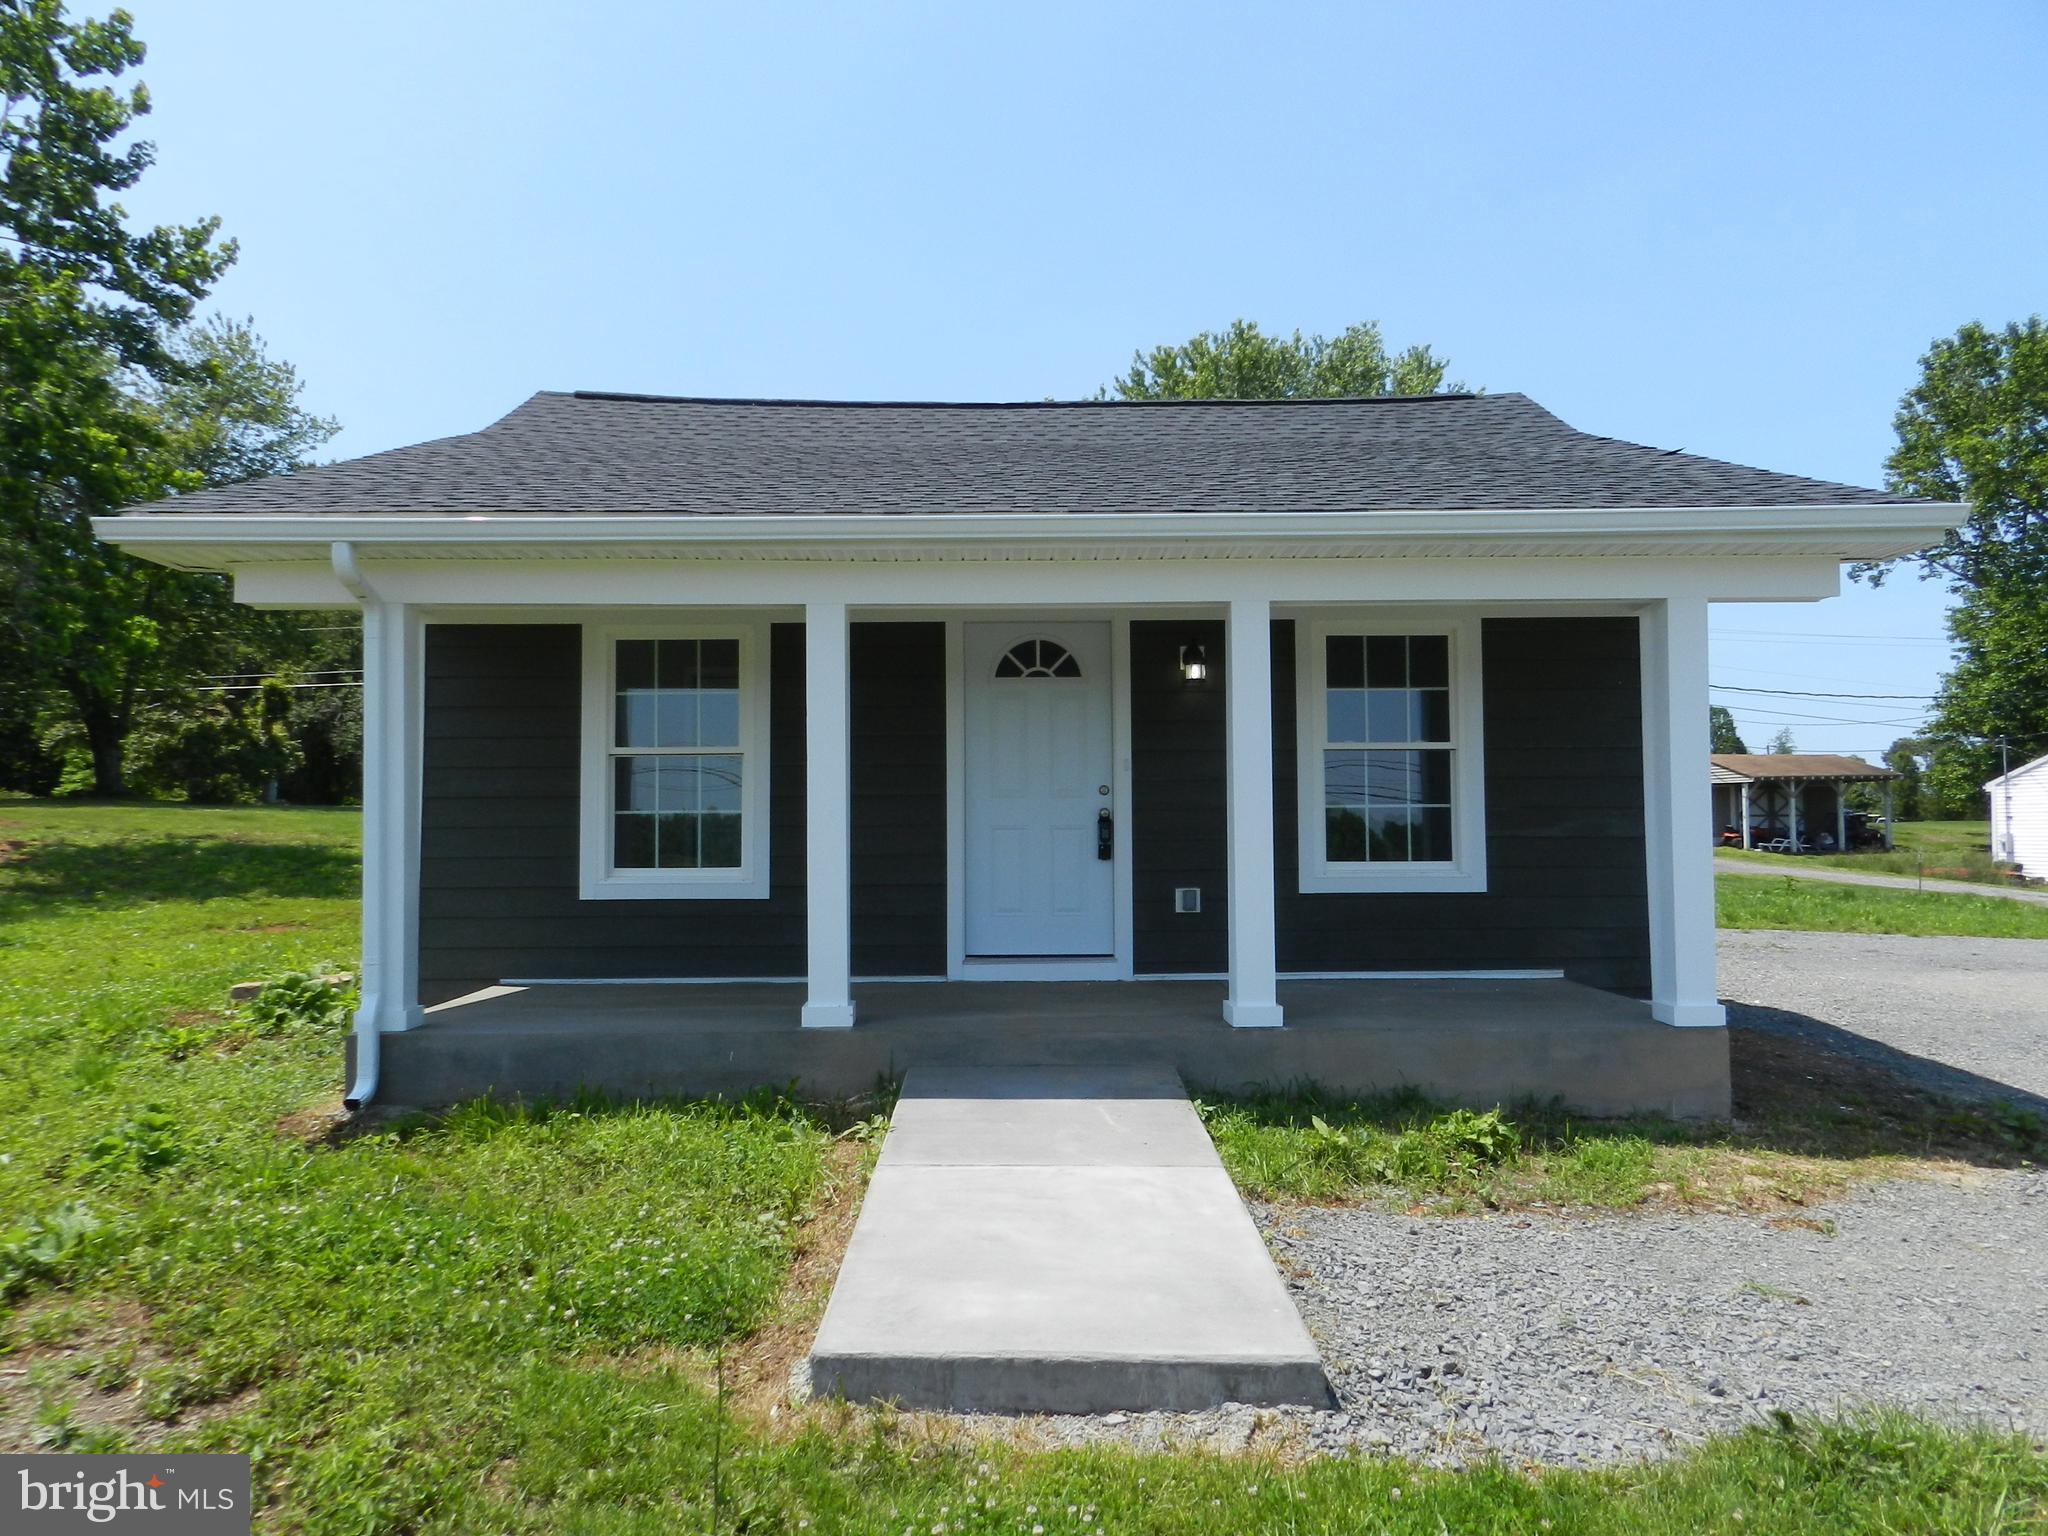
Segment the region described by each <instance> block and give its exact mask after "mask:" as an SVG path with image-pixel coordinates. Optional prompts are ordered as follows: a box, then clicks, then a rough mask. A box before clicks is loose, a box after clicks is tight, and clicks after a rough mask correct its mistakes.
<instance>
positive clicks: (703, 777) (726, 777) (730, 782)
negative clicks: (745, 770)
mask: <svg viewBox="0 0 2048 1536" xmlns="http://www.w3.org/2000/svg"><path fill="white" fill-rule="evenodd" d="M691 761H692V762H694V763H695V764H696V766H697V808H698V809H699V810H704V811H731V812H733V813H735V814H737V813H738V811H739V808H740V759H739V758H738V757H728V756H726V755H724V754H723V753H719V754H713V753H708V752H707V753H706V754H704V755H703V756H702V757H697V758H692V759H691Z"/></svg>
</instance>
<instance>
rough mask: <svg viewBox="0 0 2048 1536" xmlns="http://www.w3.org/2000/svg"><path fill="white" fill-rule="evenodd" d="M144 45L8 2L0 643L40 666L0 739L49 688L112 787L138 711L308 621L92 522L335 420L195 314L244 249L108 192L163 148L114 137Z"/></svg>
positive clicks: (310, 440) (131, 112) (271, 364)
mask: <svg viewBox="0 0 2048 1536" xmlns="http://www.w3.org/2000/svg"><path fill="white" fill-rule="evenodd" d="M142 59H143V48H142V45H141V43H140V42H138V41H137V40H136V38H135V36H134V34H133V30H132V24H131V22H130V19H129V17H128V16H127V15H126V13H124V12H121V11H115V12H113V13H112V14H111V15H109V16H108V18H107V19H106V20H105V21H90V20H85V21H73V20H70V19H69V18H67V17H66V15H65V12H64V8H63V6H62V5H61V4H59V3H58V0H0V162H4V171H0V625H4V629H5V632H6V635H5V640H4V641H0V655H4V656H5V657H6V658H7V659H9V660H10V661H11V662H13V663H14V664H15V665H16V666H18V667H19V668H20V670H21V671H22V673H23V674H24V675H26V676H28V677H30V678H32V679H34V680H35V682H33V683H31V684H29V685H25V686H19V687H16V688H15V689H13V690H12V691H11V692H8V693H6V694H5V696H0V746H5V745H6V744H7V743H9V742H15V743H18V742H19V740H20V738H21V737H22V735H23V733H24V725H23V722H24V720H28V719H33V718H35V717H36V716H38V715H39V714H40V713H42V712H45V711H47V709H48V706H49V697H50V695H51V694H52V693H54V694H55V695H56V696H57V697H59V698H61V699H62V700H63V701H64V703H65V704H66V706H67V707H68V712H69V714H70V715H71V716H72V718H73V719H74V721H75V723H76V727H77V729H78V731H79V732H80V733H81V734H82V737H83V740H84V743H85V746H86V749H87V751H88V752H89V754H90V760H91V765H92V778H93V784H94V787H95V789H96V790H97V791H98V792H100V793H102V794H118V793H121V792H122V790H123V788H124V784H125V780H124V762H123V758H124V745H125V742H126V739H127V737H128V734H129V732H130V730H131V729H133V727H134V725H135V723H136V720H137V717H138V711H140V710H142V709H144V708H146V707H152V701H153V707H157V708H163V707H165V705H166V704H167V702H168V696H169V695H170V694H172V693H174V692H175V691H176V687H175V685H176V684H177V683H178V682H179V680H181V679H189V678H190V676H191V675H192V674H194V673H203V672H205V671H207V670H208V669H209V668H212V669H214V670H216V671H217V670H221V669H223V665H224V658H226V659H232V657H233V656H234V654H235V652H236V651H237V649H238V648H240V649H244V650H247V649H251V648H253V649H258V650H262V649H275V648H276V647H277V646H279V645H282V646H283V648H284V650H285V651H287V652H288V651H289V650H290V649H291V644H290V641H289V632H290V631H291V630H292V629H293V628H294V627H295V625H294V622H293V621H291V620H288V619H279V618H277V617H275V616H252V615H248V614H246V613H245V612H243V611H240V610H237V609H235V608H234V606H233V605H232V603H231V602H230V601H229V595H228V593H227V591H226V588H225V585H224V584H223V583H221V582H220V581H219V580H217V579H214V578H207V577H197V576H191V575H186V574H183V573H179V572H175V571H169V570H166V569H163V568H161V567H157V566H151V565H147V564H144V563H142V562H140V561H136V560H132V559H130V558H128V557H127V556H124V555H122V554H120V553H119V552H118V551H116V550H113V549H111V548H109V547H107V546H105V545H102V544H100V543H99V542H98V541H97V540H96V539H95V538H94V537H93V534H92V529H91V525H90V519H91V518H92V517H93V516H94V515H95V514H98V513H102V512H107V511H111V510H113V509H115V508H117V507H119V506H122V505H124V504H128V503H131V502H135V501H141V500H149V499H154V498H156V497H159V496H162V495H164V494H166V493H171V492H176V491H181V490H188V489H192V488H194V487H197V486H201V485H207V484H221V483H224V482H227V481H230V480H238V479H244V478H247V477H249V476H251V475H255V474H264V473H273V472H276V471H278V470H282V469H288V468H291V467H294V466H295V465H297V464H299V463H302V462H304V459H305V455H306V453H307V452H308V451H309V450H310V449H311V448H312V447H314V446H317V445H318V444H319V443H321V442H324V441H325V440H326V438H327V437H328V436H330V435H331V434H332V432H333V430H334V427H333V424H332V423H330V422H326V421H323V420H320V419H319V418H316V417H313V416H311V415H309V414H307V413H306V412H305V411H303V410H302V409H300V407H299V406H298V403H297V397H298V393H299V385H298V380H297V378H296V376H295V375H294V374H293V372H292V370H291V369H290V367H289V366H288V365H285V364H282V363H278V362H275V361H273V360H271V359H269V358H268V357H267V356H265V355H264V352H263V348H262V344H261V342H260V341H259V340H258V339H257V338H256V337H255V335H254V333H253V331H251V329H250V328H249V327H248V326H247V325H246V324H240V325H237V324H234V323H229V322H220V321H215V322H212V323H210V324H206V325H195V324H194V323H193V321H192V316H193V311H194V309H195V307H196V306H197V304H198V303H199V302H200V301H201V300H202V299H204V298H205V297H206V295H207V294H208V293H209V292H210V291H211V289H212V286H213V284H214V283H215V282H216V281H217V280H218V279H219V277H220V275H221V274H222V273H223V272H224V271H225V270H226V269H227V267H228V266H229V264H230V263H231V262H232V261H233V260H234V255H235V248H234V245H233V243H232V242H225V241H221V240H220V239H219V238H218V233H219V221H218V220H216V219H205V220H201V221H199V222H197V223H194V224H189V225H174V226H159V227H157V228H153V229H147V230H141V231H135V230H131V229H130V228H129V226H128V223H127V218H126V215H125V213H124V212H123V210H122V208H121V206H120V204H119V203H118V202H117V201H115V200H114V199H115V197H116V196H117V195H118V194H119V193H121V192H123V191H125V190H127V189H129V188H131V187H133V186H134V185H135V184H136V182H137V181H138V180H139V179H140V178H141V176H142V174H143V173H144V172H145V171H146V170H147V169H148V167H149V165H150V164H151V162H152V160H153V158H154V150H153V148H152V147H151V146H150V145H149V144H148V143H146V142H142V141H134V142H130V143H127V144H126V146H125V147H117V141H120V140H122V139H123V138H124V136H125V135H126V134H127V132H128V130H129V129H130V128H131V127H132V126H133V124H134V122H135V120H136V119H137V118H139V117H140V116H141V115H143V114H144V113H146V112H147V111H148V110H149V96H148V93H147V91H146V90H145V88H144V87H142V86H141V85H139V84H138V85H135V86H133V87H132V88H129V89H125V90H124V89H122V88H120V86H119V85H118V83H117V82H119V80H120V78H121V77H122V76H123V75H125V74H126V73H127V72H128V71H129V70H131V69H133V68H134V67H135V66H137V65H139V64H140V63H141V62H142ZM296 627H303V626H296ZM266 665H267V664H266ZM30 766H31V771H32V772H34V773H41V772H43V771H44V767H45V766H46V765H42V764H35V765H30Z"/></svg>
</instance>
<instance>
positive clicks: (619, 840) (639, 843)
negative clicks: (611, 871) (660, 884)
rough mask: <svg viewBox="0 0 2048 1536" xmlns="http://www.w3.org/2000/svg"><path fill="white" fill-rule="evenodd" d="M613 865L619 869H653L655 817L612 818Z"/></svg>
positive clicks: (628, 816) (627, 816)
mask: <svg viewBox="0 0 2048 1536" xmlns="http://www.w3.org/2000/svg"><path fill="white" fill-rule="evenodd" d="M612 865H613V867H614V868H617V869H653V868H654V867H655V865H654V818H653V817H652V816H634V815H626V816H614V817H613V818H612Z"/></svg>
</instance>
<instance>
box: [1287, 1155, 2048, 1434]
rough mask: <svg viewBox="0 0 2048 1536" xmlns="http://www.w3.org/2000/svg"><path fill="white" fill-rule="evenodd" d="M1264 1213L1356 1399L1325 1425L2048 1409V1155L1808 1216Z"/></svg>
mask: <svg viewBox="0 0 2048 1536" xmlns="http://www.w3.org/2000/svg"><path fill="white" fill-rule="evenodd" d="M1259 1215H1260V1221H1261V1225H1262V1226H1263V1227H1264V1229H1265V1231H1266V1234H1267V1237H1268V1240H1269V1241H1270V1242H1271V1243H1272V1245H1273V1248H1274V1252H1275V1254H1276V1256H1277V1257H1278V1258H1279V1259H1280V1260H1281V1263H1282V1266H1283V1268H1285V1269H1288V1270H1290V1271H1291V1272H1292V1273H1293V1275H1294V1276H1295V1295H1296V1298H1297V1300H1298V1302H1299V1304H1300V1306H1301V1309H1302V1314H1303V1316H1304V1317H1305V1318H1306V1319H1307V1321H1308V1325H1309V1331H1310V1332H1311V1333H1313V1334H1314V1335H1315V1336H1316V1340H1317V1342H1318V1343H1319V1344H1320V1345H1321V1346H1322V1349H1323V1354H1324V1359H1325V1360H1326V1361H1328V1362H1329V1364H1330V1367H1331V1376H1332V1378H1333V1383H1334V1385H1335V1386H1336V1388H1337V1391H1338V1395H1339V1398H1340V1400H1341V1403H1342V1406H1343V1408H1344V1410H1345V1412H1344V1413H1343V1414H1339V1415H1329V1416H1325V1415H1316V1416H1314V1418H1313V1421H1310V1422H1305V1423H1304V1424H1303V1426H1302V1427H1303V1428H1304V1429H1305V1430H1306V1431H1307V1433H1308V1435H1309V1437H1310V1438H1311V1439H1312V1440H1314V1441H1315V1442H1317V1443H1319V1444H1322V1445H1326V1446H1334V1445H1336V1444H1338V1443H1341V1442H1344V1441H1359V1440H1362V1441H1365V1442H1366V1443H1368V1444H1371V1445H1382V1444H1384V1445H1388V1446H1391V1447H1392V1448H1393V1449H1395V1450H1398V1451H1402V1452H1406V1453H1408V1454H1411V1455H1417V1456H1423V1457H1428V1458H1432V1459H1445V1460H1466V1459H1469V1458H1470V1457H1471V1456H1472V1455H1473V1454H1474V1453H1480V1454H1484V1453H1485V1452H1487V1451H1493V1452H1498V1453H1501V1454H1505V1455H1507V1456H1510V1457H1512V1458H1515V1459H1519V1460H1529V1461H1540V1462H1547V1463H1556V1464H1573V1463H1586V1462H1596V1461H1607V1460H1615V1459H1623V1458H1633V1457H1639V1456H1644V1455H1651V1454H1656V1453H1659V1452H1663V1451H1667V1450H1671V1449H1677V1448H1682V1447H1684V1446H1686V1445H1689V1444H1691V1443H1693V1442H1694V1441H1695V1440H1697V1439H1698V1438H1699V1437H1700V1436H1702V1435H1705V1434H1709V1433H1714V1432H1720V1431H1727V1430H1733V1429H1736V1428H1738V1427H1740V1426H1741V1425H1742V1424H1743V1423H1745V1422H1748V1421H1749V1420H1751V1419H1754V1418H1756V1417H1757V1416H1758V1415H1760V1414H1762V1413H1765V1412H1767V1411H1768V1410H1769V1409H1771V1408H1773V1407H1777V1408H1785V1409H1790V1410H1792V1411H1794V1412H1797V1413H1817V1412H1827V1411H1832V1410H1835V1409H1837V1408H1840V1407H1842V1406H1843V1405H1845V1404H1857V1403H1893V1404H1898V1405H1901V1406H1904V1407H1909V1408H1914V1409H1918V1410H1921V1411H1924V1412H1928V1413H1933V1414H1936V1415H1962V1416H1968V1417H1972V1418H1980V1419H1983V1420H1987V1421H1989V1422H1991V1423H1993V1424H1997V1425H2001V1426H2006V1427H2010V1428H2013V1429H2018V1430H2022V1431H2027V1430H2031V1431H2033V1432H2035V1433H2039V1432H2042V1431H2044V1430H2048V1307H2044V1305H2043V1301H2042V1298H2043V1296H2044V1295H2048V1176H2044V1175H2042V1174H2041V1173H2040V1172H2038V1171H2036V1172H2031V1173H2025V1174H2011V1173H1998V1174H1972V1175H1971V1176H1970V1177H1969V1178H1968V1180H1967V1182H1964V1183H1961V1184H1952V1183H1932V1182H1921V1181H1900V1182H1896V1183H1891V1184H1884V1185H1880V1186H1877V1187H1875V1188H1872V1189H1868V1190H1865V1191H1862V1192H1861V1193H1859V1194H1857V1195H1855V1196H1853V1197H1851V1198H1849V1199H1846V1200H1841V1201H1838V1202H1836V1203H1834V1204H1833V1205H1831V1206H1829V1207H1827V1208H1826V1209H1825V1210H1824V1211H1820V1212H1816V1213H1815V1215H1816V1216H1817V1217H1818V1218H1820V1219H1818V1220H1813V1221H1811V1222H1810V1224H1795V1223H1791V1222H1786V1221H1783V1220H1779V1221H1775V1222H1774V1221H1769V1220H1764V1219H1759V1218H1756V1217H1743V1216H1622V1217H1607V1218H1601V1219H1598V1220H1572V1219H1569V1218H1560V1217H1536V1216H1501V1217H1493V1218H1488V1219H1483V1220H1451V1221H1445V1220H1424V1221H1417V1220H1412V1219H1409V1218H1405V1217H1390V1216H1384V1215H1378V1214H1373V1213H1369V1212H1365V1211H1327V1210H1277V1211H1275V1210H1267V1211H1262V1212H1260V1213H1259ZM1816 1227H1819V1228H1820V1230H1815V1228H1816Z"/></svg>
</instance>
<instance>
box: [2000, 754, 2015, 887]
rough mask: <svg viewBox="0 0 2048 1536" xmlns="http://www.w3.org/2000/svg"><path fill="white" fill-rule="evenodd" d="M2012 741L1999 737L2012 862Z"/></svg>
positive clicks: (2008, 855) (2007, 853)
mask: <svg viewBox="0 0 2048 1536" xmlns="http://www.w3.org/2000/svg"><path fill="white" fill-rule="evenodd" d="M2011 753H2012V741H2011V739H2010V738H2008V737H2005V736H2000V737H1999V738H1998V788H1999V792H2000V794H2001V796H2002V797H2003V798H2004V800H2005V862H2006V863H2008V864H2010V863H2011V862H2012V846H2013V845H2012V756H2011Z"/></svg>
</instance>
